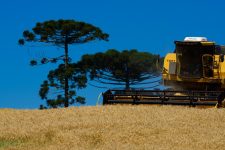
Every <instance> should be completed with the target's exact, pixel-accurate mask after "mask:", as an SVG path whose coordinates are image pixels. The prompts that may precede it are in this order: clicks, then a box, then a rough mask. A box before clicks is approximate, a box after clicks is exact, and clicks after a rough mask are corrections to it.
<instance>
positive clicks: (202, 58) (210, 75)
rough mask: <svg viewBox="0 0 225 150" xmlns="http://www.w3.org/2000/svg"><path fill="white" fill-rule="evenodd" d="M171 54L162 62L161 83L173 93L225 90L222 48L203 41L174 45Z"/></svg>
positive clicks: (187, 40) (192, 38)
mask: <svg viewBox="0 0 225 150" xmlns="http://www.w3.org/2000/svg"><path fill="white" fill-rule="evenodd" d="M175 45H176V48H175V51H174V53H169V54H167V55H166V57H165V59H164V68H163V74H162V77H163V83H164V85H166V86H171V87H172V88H173V89H179V90H181V89H183V90H206V91H209V90H216V91H217V90H224V89H225V61H224V52H223V51H224V47H223V46H219V45H216V43H215V42H210V41H207V39H206V38H204V37H187V38H185V40H184V41H175Z"/></svg>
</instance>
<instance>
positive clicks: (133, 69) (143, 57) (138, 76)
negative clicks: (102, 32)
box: [79, 49, 162, 89]
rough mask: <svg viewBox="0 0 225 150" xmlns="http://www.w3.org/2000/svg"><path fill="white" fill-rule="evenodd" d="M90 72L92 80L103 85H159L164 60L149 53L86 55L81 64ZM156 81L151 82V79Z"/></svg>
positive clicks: (126, 86)
mask: <svg viewBox="0 0 225 150" xmlns="http://www.w3.org/2000/svg"><path fill="white" fill-rule="evenodd" d="M79 63H80V64H81V65H83V66H85V68H86V69H87V70H88V72H89V75H90V78H91V79H92V80H94V81H97V82H99V83H102V84H111V85H119V86H123V87H124V88H125V89H130V88H131V86H136V85H142V84H150V83H153V82H157V83H159V82H160V80H157V77H159V74H160V72H161V66H162V58H160V57H159V55H154V54H151V53H147V52H138V51H137V50H130V51H129V50H124V51H122V52H119V51H117V50H114V49H111V50H108V51H106V52H105V53H96V54H94V55H84V56H83V57H82V60H81V61H80V62H79ZM153 78H155V80H152V81H150V80H149V79H153Z"/></svg>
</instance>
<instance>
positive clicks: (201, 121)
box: [0, 105, 225, 150]
mask: <svg viewBox="0 0 225 150" xmlns="http://www.w3.org/2000/svg"><path fill="white" fill-rule="evenodd" d="M0 149H16V150H17V149H29V150H30V149H38V150H39V149H54V150H55V149H76V150H77V149H113V150H114V149H127V150H128V149H129V150H130V149H131V150H132V149H138V150H139V149H157V150H158V149H163V150H164V149H165V150H166V149H168V150H172V149H173V150H174V149H175V150H176V149H177V150H193V149H196V150H200V149H204V150H207V149H225V109H215V108H208V109H198V108H191V107H181V106H153V105H138V106H135V105H114V106H96V107H71V108H68V109H50V110H14V109H0Z"/></svg>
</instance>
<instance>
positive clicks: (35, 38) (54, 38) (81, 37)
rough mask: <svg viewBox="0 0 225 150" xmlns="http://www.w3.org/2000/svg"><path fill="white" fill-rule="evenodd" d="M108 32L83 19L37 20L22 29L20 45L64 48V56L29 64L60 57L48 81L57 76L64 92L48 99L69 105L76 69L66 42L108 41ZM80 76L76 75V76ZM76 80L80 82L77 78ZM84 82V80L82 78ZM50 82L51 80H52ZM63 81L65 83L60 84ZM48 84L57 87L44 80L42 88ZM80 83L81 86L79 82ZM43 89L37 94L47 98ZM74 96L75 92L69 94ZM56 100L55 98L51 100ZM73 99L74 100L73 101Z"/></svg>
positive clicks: (53, 60)
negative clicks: (73, 66)
mask: <svg viewBox="0 0 225 150" xmlns="http://www.w3.org/2000/svg"><path fill="white" fill-rule="evenodd" d="M108 36H109V35H108V34H106V33H103V32H102V31H101V30H100V28H98V27H95V26H93V25H91V24H88V23H85V22H79V21H75V20H50V21H45V22H43V23H37V24H36V26H35V27H34V28H33V29H32V31H29V30H25V31H24V32H23V38H21V39H19V41H18V42H19V44H20V45H24V44H25V43H47V44H50V45H53V46H56V47H63V48H64V55H62V56H59V57H55V58H42V59H41V61H40V62H38V61H36V60H31V62H30V63H31V65H37V64H39V63H40V64H46V63H48V62H52V63H56V62H57V61H58V60H63V62H64V63H63V65H60V66H59V68H58V69H56V70H54V71H50V73H49V76H51V75H52V73H53V72H54V73H55V74H54V77H53V76H51V78H50V77H48V79H49V80H50V81H51V80H53V78H54V79H60V84H61V88H62V89H64V95H58V96H57V98H56V99H51V101H50V102H51V103H54V104H55V103H56V104H60V105H61V104H64V107H68V106H69V104H70V103H69V100H70V99H71V94H70V93H69V92H70V88H74V86H71V87H69V82H74V81H72V80H73V78H71V74H70V72H71V70H76V68H71V67H72V66H71V65H70V63H71V57H69V45H72V44H84V43H87V42H90V41H94V40H105V41H107V40H108ZM70 79H71V81H69V80H70ZM78 79H79V78H78ZM76 82H80V81H77V80H76ZM82 82H83V81H82ZM51 83H52V81H51ZM62 84H64V86H62ZM47 85H48V86H51V87H54V86H55V87H56V88H57V86H56V85H54V84H49V83H48V82H46V81H44V83H43V84H42V85H41V90H40V91H42V92H43V90H44V89H43V88H46V89H45V90H47ZM82 86H83V85H82ZM42 92H41V93H40V96H41V97H42V98H45V99H47V97H46V95H45V96H44V97H43V96H42ZM72 95H74V93H73V94H72ZM54 100H55V101H54ZM72 101H73V100H72Z"/></svg>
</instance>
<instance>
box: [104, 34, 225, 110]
mask: <svg viewBox="0 0 225 150" xmlns="http://www.w3.org/2000/svg"><path fill="white" fill-rule="evenodd" d="M175 45H176V48H175V51H174V52H173V53H168V54H167V55H166V57H165V59H164V66H163V72H162V81H163V84H164V85H165V86H169V87H170V90H140V89H139V90H137V89H136V90H134V89H130V90H115V89H114V90H107V91H106V92H105V93H104V94H103V104H115V103H128V104H130V103H131V104H175V105H191V106H196V105H217V106H222V102H223V101H224V98H225V92H224V91H225V61H224V52H225V47H223V46H219V45H216V43H215V42H210V41H208V40H207V39H206V38H205V37H186V38H185V39H184V41H175Z"/></svg>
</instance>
